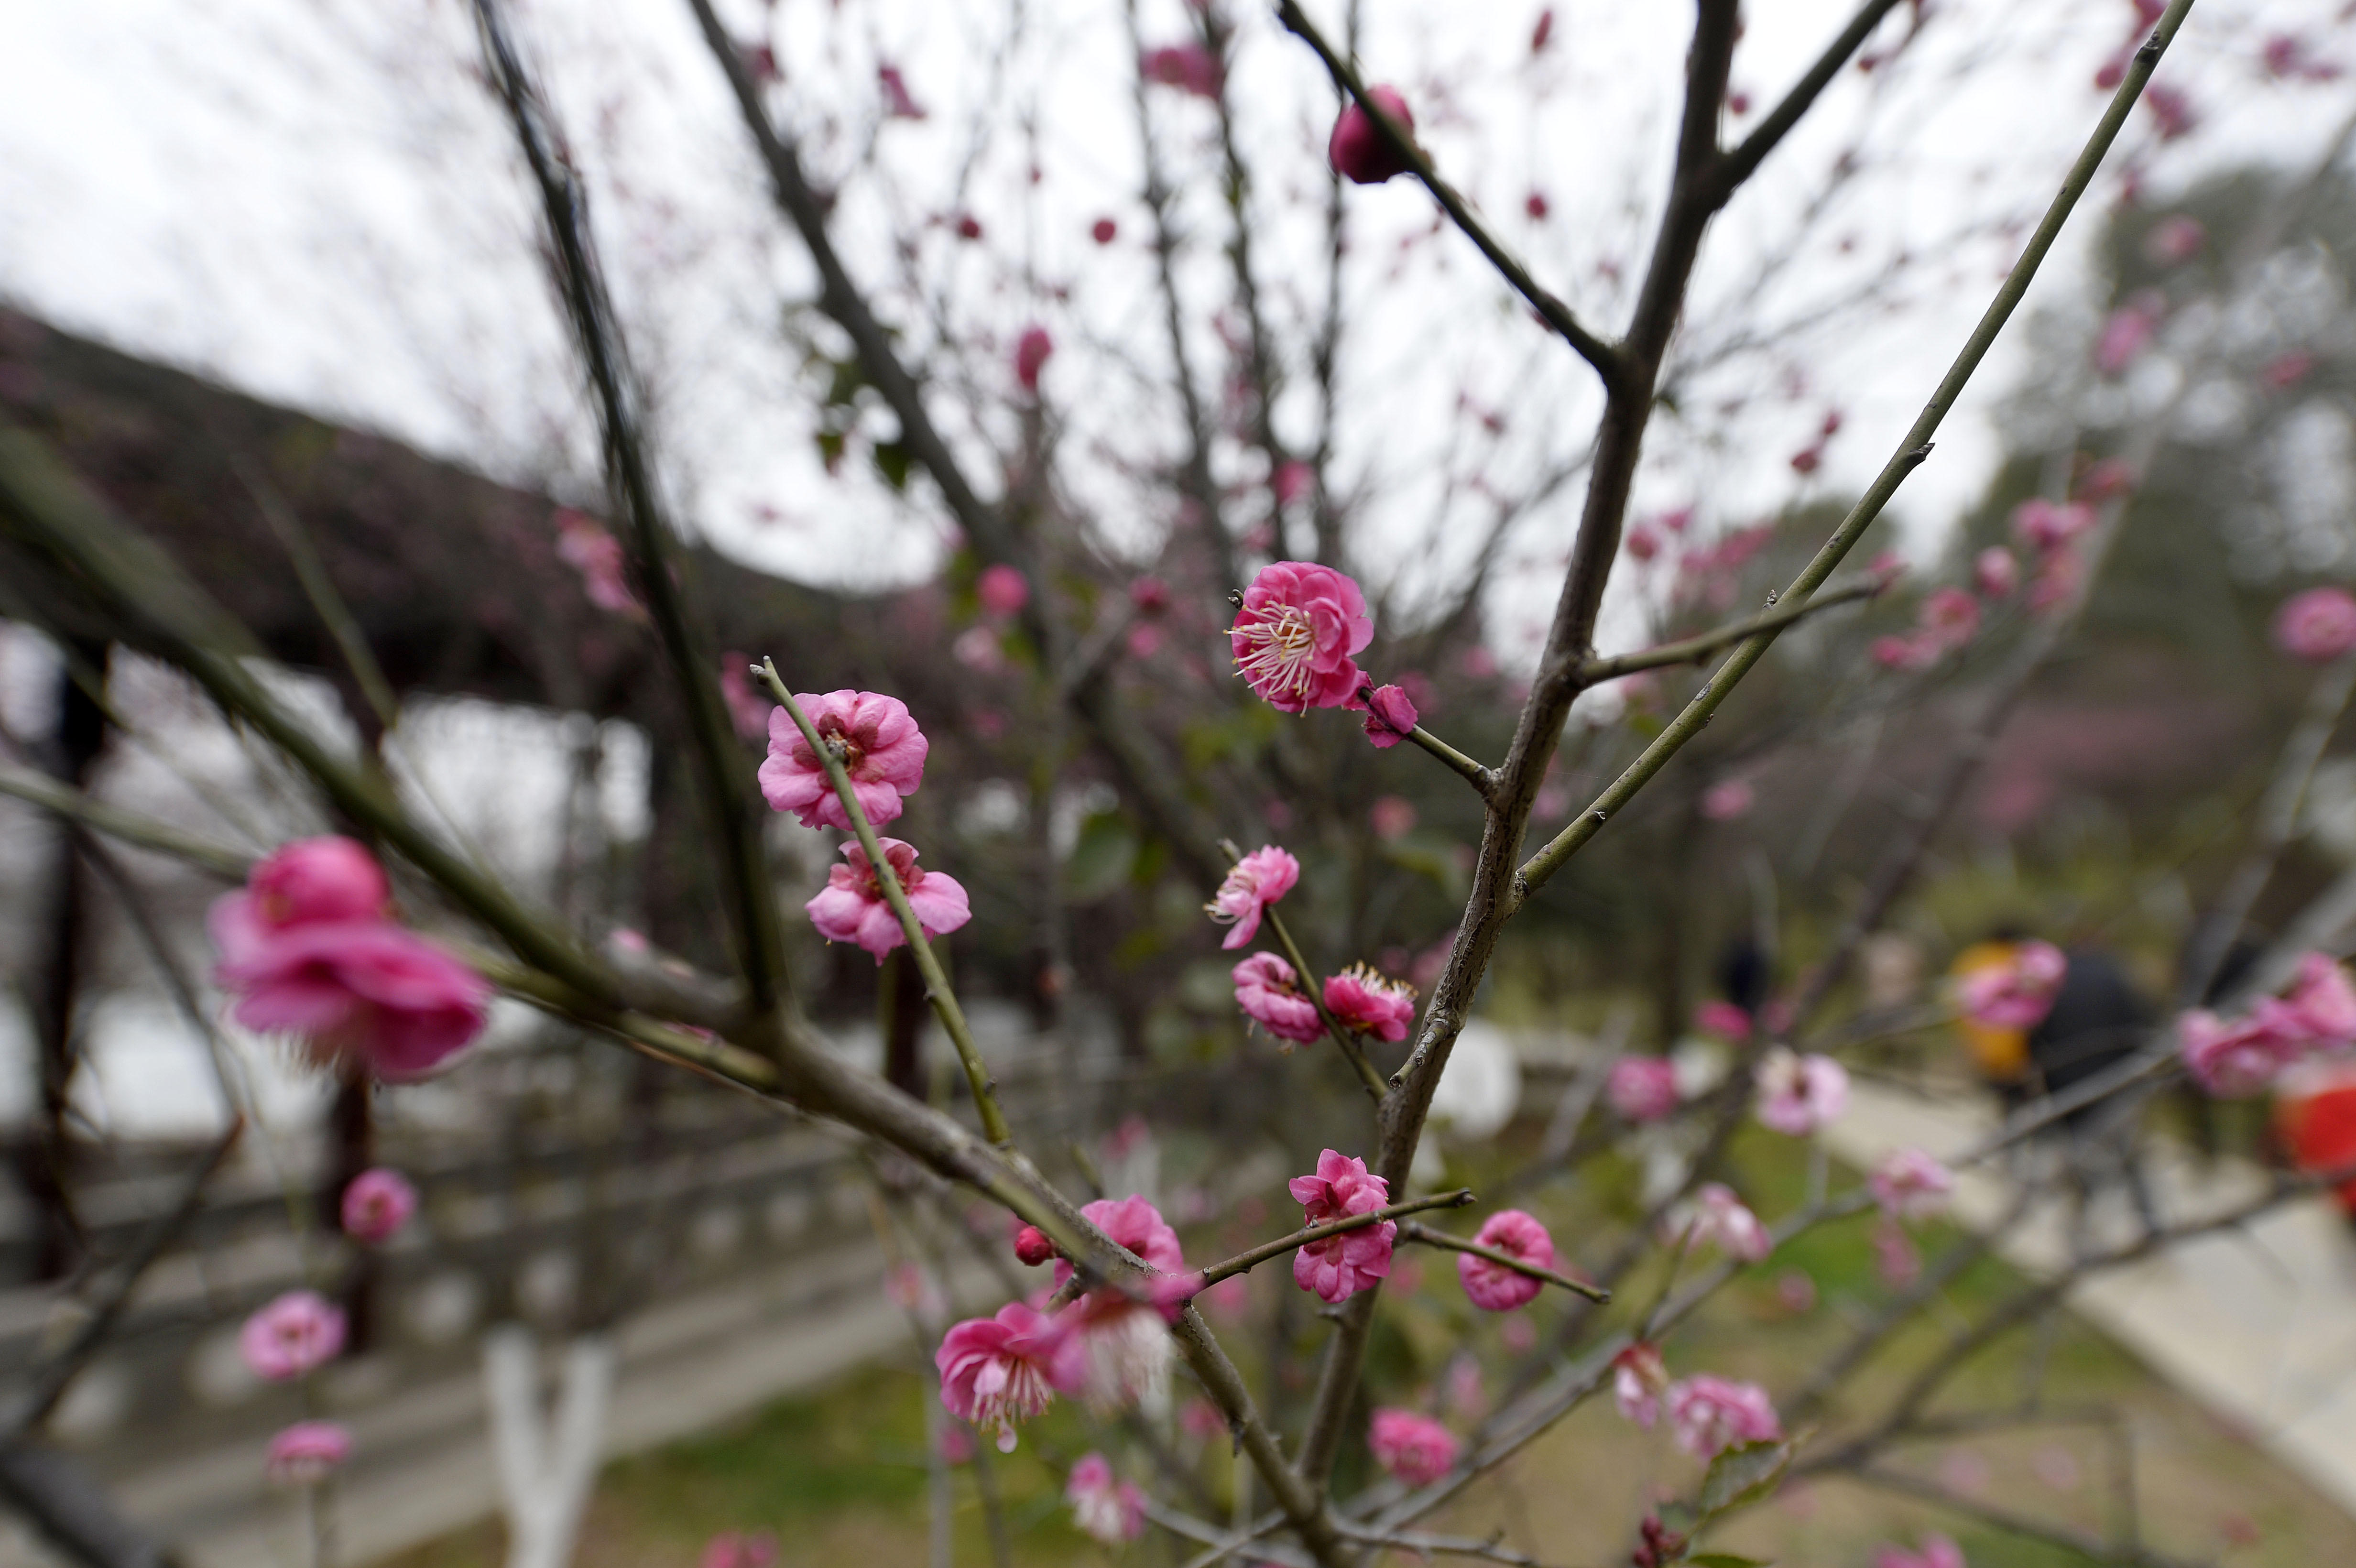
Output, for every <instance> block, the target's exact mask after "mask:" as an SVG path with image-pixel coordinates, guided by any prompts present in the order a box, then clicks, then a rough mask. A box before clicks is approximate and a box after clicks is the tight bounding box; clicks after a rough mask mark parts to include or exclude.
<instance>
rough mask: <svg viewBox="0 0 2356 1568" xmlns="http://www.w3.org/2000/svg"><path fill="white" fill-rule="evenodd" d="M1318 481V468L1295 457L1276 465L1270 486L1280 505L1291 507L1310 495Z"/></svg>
mask: <svg viewBox="0 0 2356 1568" xmlns="http://www.w3.org/2000/svg"><path fill="white" fill-rule="evenodd" d="M1316 483H1317V470H1315V469H1314V468H1312V467H1310V466H1309V464H1306V463H1303V462H1301V459H1299V458H1297V457H1295V458H1290V459H1288V460H1286V461H1285V462H1283V463H1280V464H1277V465H1276V475H1275V477H1274V478H1273V479H1272V480H1270V482H1269V489H1271V490H1272V491H1274V492H1275V495H1276V504H1277V505H1278V506H1280V507H1290V505H1292V503H1294V502H1295V501H1298V500H1300V499H1301V497H1302V496H1306V495H1308V494H1309V492H1310V490H1311V488H1312V487H1313V486H1314V485H1316Z"/></svg>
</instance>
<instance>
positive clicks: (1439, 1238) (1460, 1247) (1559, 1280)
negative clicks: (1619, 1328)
mask: <svg viewBox="0 0 2356 1568" xmlns="http://www.w3.org/2000/svg"><path fill="white" fill-rule="evenodd" d="M1399 1234H1401V1235H1403V1236H1405V1237H1406V1238H1407V1239H1408V1241H1410V1242H1421V1243H1423V1244H1424V1245H1425V1246H1427V1247H1440V1248H1443V1249H1445V1250H1446V1251H1448V1252H1451V1253H1472V1255H1473V1256H1474V1257H1476V1258H1486V1259H1488V1260H1489V1262H1491V1263H1493V1264H1497V1265H1498V1266H1499V1267H1501V1268H1509V1269H1512V1270H1513V1271H1514V1272H1515V1274H1521V1275H1528V1276H1529V1277H1530V1278H1532V1279H1541V1280H1544V1281H1546V1283H1547V1284H1548V1285H1560V1286H1562V1288H1563V1289H1565V1290H1568V1291H1571V1292H1574V1293H1575V1294H1577V1295H1580V1296H1585V1297H1587V1299H1588V1300H1590V1301H1592V1302H1594V1303H1595V1304H1596V1305H1598V1306H1602V1305H1605V1304H1607V1303H1609V1302H1610V1301H1611V1299H1612V1293H1611V1292H1610V1291H1608V1290H1606V1289H1604V1288H1603V1287H1602V1286H1601V1285H1590V1284H1588V1283H1587V1282H1586V1281H1585V1280H1583V1279H1573V1278H1571V1277H1570V1275H1567V1274H1558V1273H1556V1272H1555V1271H1554V1270H1553V1269H1550V1268H1540V1267H1539V1266H1538V1265H1537V1264H1534V1263H1531V1262H1529V1261H1528V1260H1527V1259H1526V1258H1517V1257H1515V1255H1514V1254H1513V1253H1509V1252H1505V1251H1504V1250H1502V1249H1501V1248H1497V1247H1486V1246H1483V1245H1482V1244H1481V1243H1478V1242H1468V1241H1465V1240H1464V1239H1463V1238H1462V1237H1460V1236H1451V1235H1450V1234H1449V1233H1448V1232H1445V1231H1435V1230H1433V1229H1432V1228H1431V1227H1430V1226H1429V1225H1422V1224H1418V1223H1417V1222H1416V1221H1412V1220H1410V1221H1408V1222H1407V1223H1406V1224H1404V1225H1402V1226H1400V1227H1399Z"/></svg>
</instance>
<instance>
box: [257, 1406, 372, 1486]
mask: <svg viewBox="0 0 2356 1568" xmlns="http://www.w3.org/2000/svg"><path fill="white" fill-rule="evenodd" d="M351 1456H352V1435H351V1434H350V1433H349V1432H347V1431H346V1430H344V1428H342V1427H340V1426H338V1425H337V1424H335V1423H334V1422H332V1421H298V1422H296V1423H295V1424H294V1425H292V1426H289V1427H286V1428H284V1430H283V1431H281V1432H279V1433H278V1434H277V1435H275V1436H273V1437H272V1438H271V1440H270V1456H269V1457H268V1458H267V1459H265V1460H263V1461H262V1467H263V1470H264V1472H265V1473H266V1474H267V1475H268V1476H269V1477H270V1478H271V1479H272V1480H273V1481H276V1482H277V1483H279V1484H280V1485H281V1486H289V1487H311V1486H316V1485H318V1483H320V1482H321V1481H324V1480H326V1479H327V1477H328V1475H329V1473H330V1472H332V1471H335V1470H337V1469H340V1468H342V1467H343V1464H344V1461H345V1460H347V1459H349V1458H350V1457H351Z"/></svg>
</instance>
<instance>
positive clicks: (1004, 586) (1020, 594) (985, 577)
mask: <svg viewBox="0 0 2356 1568" xmlns="http://www.w3.org/2000/svg"><path fill="white" fill-rule="evenodd" d="M973 587H974V597H975V598H976V599H978V600H980V602H981V610H982V613H983V614H985V615H991V616H995V617H997V618H998V619H1000V620H1001V621H1002V620H1005V619H1006V618H1007V617H1009V616H1011V615H1015V614H1019V613H1021V612H1022V609H1023V606H1024V605H1025V604H1028V603H1031V584H1030V583H1029V582H1028V581H1025V580H1024V579H1023V574H1022V573H1021V572H1020V571H1016V570H1015V569H1014V568H1012V567H1011V566H1008V565H1005V564H1004V563H1003V562H1001V563H1000V564H999V565H996V566H987V567H984V568H982V571H981V575H980V577H978V578H976V579H975V580H974V585H973Z"/></svg>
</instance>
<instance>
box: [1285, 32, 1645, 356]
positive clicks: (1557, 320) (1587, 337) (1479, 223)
mask: <svg viewBox="0 0 2356 1568" xmlns="http://www.w3.org/2000/svg"><path fill="white" fill-rule="evenodd" d="M1276 15H1277V19H1278V20H1279V21H1280V22H1282V23H1283V24H1284V25H1285V27H1287V28H1288V29H1290V31H1291V32H1292V33H1293V34H1295V35H1296V36H1298V37H1300V39H1301V42H1303V43H1305V44H1307V45H1308V46H1309V47H1310V48H1312V49H1314V50H1315V51H1316V52H1317V58H1318V59H1321V60H1323V61H1324V62H1325V69H1326V70H1327V71H1329V72H1331V73H1332V75H1333V85H1334V86H1336V87H1338V88H1340V89H1341V90H1342V91H1344V92H1345V93H1347V94H1348V95H1349V97H1350V99H1351V101H1353V102H1355V103H1356V104H1357V106H1358V107H1359V108H1360V109H1362V110H1364V111H1365V114H1366V117H1367V118H1368V119H1369V120H1371V121H1373V122H1374V123H1375V125H1376V127H1377V128H1378V129H1379V130H1380V131H1381V132H1382V134H1383V140H1384V141H1386V142H1387V143H1389V144H1390V149H1391V151H1392V152H1394V153H1396V154H1398V155H1399V156H1400V157H1401V158H1402V159H1404V160H1405V161H1406V163H1407V165H1408V172H1409V173H1410V174H1412V175H1414V176H1415V177H1416V178H1417V179H1419V180H1421V181H1422V182H1423V187H1424V188H1425V189H1426V190H1428V191H1430V192H1431V195H1432V199H1434V200H1435V201H1437V202H1439V203H1440V208H1441V209H1442V210H1443V211H1445V212H1446V213H1447V214H1448V216H1449V218H1450V219H1451V220H1452V221H1453V222H1454V223H1455V225H1456V227H1457V228H1459V229H1462V230H1463V231H1464V235H1465V238H1467V239H1469V240H1472V243H1473V244H1474V245H1475V246H1477V247H1478V248H1479V249H1480V251H1481V254H1482V255H1483V256H1485V257H1487V258H1488V259H1489V264H1490V265H1491V266H1493V267H1494V268H1496V269H1497V272H1498V274H1499V275H1500V276H1502V277H1503V278H1504V279H1505V282H1506V283H1510V284H1512V285H1513V288H1514V292H1515V293H1518V294H1520V295H1521V296H1522V298H1524V299H1525V300H1527V301H1528V302H1529V304H1530V308H1531V309H1532V310H1535V311H1537V313H1538V315H1539V317H1540V318H1541V319H1543V320H1544V321H1545V322H1546V324H1547V325H1548V326H1550V327H1552V328H1553V329H1554V330H1555V331H1556V332H1557V333H1558V334H1560V335H1561V336H1562V340H1563V341H1564V342H1566V343H1568V344H1569V345H1570V346H1571V347H1573V348H1575V349H1577V350H1578V351H1579V356H1580V358H1582V359H1584V360H1586V361H1587V362H1588V363H1589V364H1590V365H1592V366H1594V367H1595V373H1596V374H1597V375H1599V376H1601V377H1602V378H1603V380H1604V383H1605V385H1607V386H1615V385H1617V384H1618V383H1619V381H1620V380H1621V379H1622V374H1623V372H1624V370H1625V368H1626V365H1625V356H1624V355H1623V353H1622V351H1621V349H1619V348H1618V347H1614V346H1613V345H1612V344H1609V343H1606V342H1605V341H1604V340H1603V339H1602V338H1601V337H1598V336H1596V335H1595V334H1594V333H1592V332H1590V331H1589V330H1588V329H1587V328H1586V327H1584V326H1582V325H1580V322H1579V318H1578V317H1577V316H1575V315H1571V312H1570V307H1569V305H1567V304H1563V303H1562V301H1561V300H1559V299H1558V298H1556V297H1555V296H1554V295H1553V294H1552V293H1548V292H1547V290H1546V289H1544V288H1542V287H1540V286H1539V284H1538V281H1537V279H1536V278H1534V277H1532V276H1531V275H1530V270H1529V268H1528V267H1526V265H1524V264H1523V262H1522V260H1521V258H1520V257H1518V256H1516V255H1515V254H1514V253H1513V251H1510V250H1508V249H1507V248H1506V246H1505V241H1504V240H1500V239H1498V238H1497V236H1496V234H1495V233H1494V231H1493V230H1492V229H1490V228H1489V226H1488V224H1487V223H1485V222H1483V220H1482V219H1481V217H1480V215H1479V214H1477V213H1475V212H1474V211H1473V210H1472V207H1471V205H1470V204H1468V203H1467V202H1466V201H1465V199H1464V197H1462V195H1460V194H1459V193H1458V192H1457V190H1456V187H1453V186H1451V185H1450V184H1449V183H1448V182H1447V181H1446V180H1444V179H1441V178H1440V171H1439V170H1438V169H1436V168H1434V167H1433V166H1432V163H1431V158H1430V155H1429V154H1427V153H1425V152H1424V150H1423V149H1422V148H1421V147H1419V146H1418V145H1417V144H1416V141H1415V137H1414V136H1413V135H1412V134H1411V133H1408V129H1407V128H1406V127H1405V126H1403V125H1401V124H1400V123H1398V121H1396V120H1394V119H1392V118H1391V116H1390V112H1389V111H1388V110H1387V109H1385V108H1384V107H1383V106H1382V105H1381V104H1379V103H1377V102H1376V101H1374V100H1372V99H1371V98H1369V97H1367V96H1366V84H1365V80H1364V79H1363V78H1361V77H1360V76H1359V74H1358V71H1357V68H1356V67H1355V66H1353V65H1352V64H1351V63H1350V62H1349V61H1348V60H1346V59H1343V58H1342V56H1341V55H1340V53H1338V52H1337V51H1336V50H1335V49H1334V48H1333V45H1332V44H1330V43H1327V42H1326V41H1325V35H1324V34H1323V33H1321V32H1319V31H1318V30H1317V25H1316V24H1315V23H1314V22H1312V21H1311V20H1310V19H1309V17H1308V15H1307V13H1305V12H1303V11H1302V10H1301V6H1300V5H1299V3H1298V0H1278V5H1277V7H1276Z"/></svg>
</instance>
